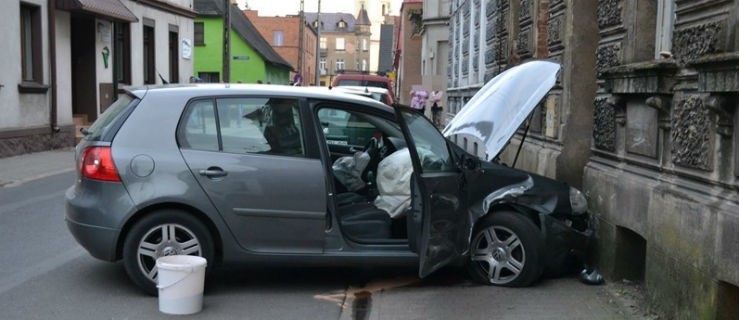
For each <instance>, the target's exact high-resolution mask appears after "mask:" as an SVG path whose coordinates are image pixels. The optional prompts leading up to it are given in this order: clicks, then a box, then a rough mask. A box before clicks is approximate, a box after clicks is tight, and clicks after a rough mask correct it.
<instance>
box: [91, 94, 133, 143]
mask: <svg viewBox="0 0 739 320" xmlns="http://www.w3.org/2000/svg"><path fill="white" fill-rule="evenodd" d="M138 102H139V99H137V98H136V97H134V96H132V95H129V94H124V95H120V96H119V97H118V100H116V101H115V102H113V104H111V105H110V107H108V109H106V110H105V112H103V114H101V115H100V116H99V117H98V118H97V120H95V122H94V123H93V124H92V126H90V128H89V129H87V132H86V133H85V138H84V139H85V140H89V141H112V140H113V136H114V135H115V133H116V132H117V131H118V128H120V126H121V124H122V123H123V120H125V118H126V117H127V115H128V114H130V111H128V110H132V109H133V107H134V106H135V105H136V104H138Z"/></svg>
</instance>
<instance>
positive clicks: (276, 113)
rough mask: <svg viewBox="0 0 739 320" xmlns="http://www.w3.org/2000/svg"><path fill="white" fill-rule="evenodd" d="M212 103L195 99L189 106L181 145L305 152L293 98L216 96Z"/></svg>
mask: <svg viewBox="0 0 739 320" xmlns="http://www.w3.org/2000/svg"><path fill="white" fill-rule="evenodd" d="M213 102H214V100H203V101H195V102H193V103H191V105H190V106H189V108H188V111H187V113H186V117H185V120H186V121H185V123H186V127H185V130H184V134H181V136H182V138H183V139H182V140H183V143H182V146H183V147H184V148H191V149H197V150H204V151H222V152H228V153H267V154H277V155H287V156H303V155H304V154H305V152H304V150H305V148H304V145H303V133H302V132H303V131H302V124H301V122H300V113H299V111H298V101H297V100H295V99H282V98H251V97H250V98H218V99H215V106H214V105H213ZM214 110H215V111H214ZM214 113H215V114H217V117H215V116H214ZM201 114H203V115H201ZM199 123H203V124H202V125H201V124H199Z"/></svg>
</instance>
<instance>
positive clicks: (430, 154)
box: [402, 111, 456, 172]
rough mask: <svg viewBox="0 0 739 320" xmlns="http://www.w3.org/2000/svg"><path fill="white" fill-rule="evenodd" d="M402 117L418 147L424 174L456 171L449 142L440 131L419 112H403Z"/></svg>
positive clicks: (417, 150) (417, 151)
mask: <svg viewBox="0 0 739 320" xmlns="http://www.w3.org/2000/svg"><path fill="white" fill-rule="evenodd" d="M402 115H403V118H404V119H405V122H406V124H407V125H408V130H409V131H410V134H411V136H410V138H411V139H413V144H414V145H415V146H416V153H417V154H418V157H419V160H420V161H421V169H422V170H423V172H449V171H455V170H456V168H455V167H454V164H453V163H452V158H451V155H450V153H449V146H448V145H447V140H446V139H445V138H444V136H442V135H441V133H440V132H439V130H437V129H436V127H434V125H433V124H432V123H431V122H430V121H429V120H428V119H427V118H426V117H424V116H423V115H421V114H420V113H418V112H414V111H402Z"/></svg>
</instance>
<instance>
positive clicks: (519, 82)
mask: <svg viewBox="0 0 739 320" xmlns="http://www.w3.org/2000/svg"><path fill="white" fill-rule="evenodd" d="M559 69H560V65H559V64H557V63H554V62H549V61H530V62H527V63H524V64H521V65H519V66H516V67H513V68H511V69H508V70H506V71H505V72H503V73H501V74H499V75H498V76H496V77H495V78H493V79H492V80H490V81H489V82H488V83H487V84H485V86H484V87H482V88H481V89H480V91H478V92H477V93H476V94H475V95H474V96H473V97H472V99H471V100H470V101H469V102H467V104H466V105H465V106H464V107H463V108H462V110H461V111H460V112H459V113H457V115H456V116H454V118H453V119H452V120H451V121H450V122H449V124H447V126H446V128H444V130H443V131H442V133H443V134H444V136H445V137H450V136H453V135H456V134H467V135H471V136H473V137H476V138H478V139H480V140H481V141H482V142H483V143H485V147H486V150H487V154H488V157H489V159H490V158H495V157H496V156H497V155H498V153H500V151H501V150H502V149H503V148H504V147H505V146H506V144H507V143H508V141H509V140H510V139H511V137H513V134H515V133H516V130H517V129H518V128H519V127H520V126H521V124H522V123H523V122H524V121H525V120H526V118H527V117H528V116H529V114H531V111H533V110H534V108H535V107H536V105H537V104H538V103H539V101H541V99H542V98H544V95H546V94H547V92H549V90H550V89H552V87H553V86H554V84H555V82H556V80H557V73H558V72H559ZM486 160H487V159H486Z"/></svg>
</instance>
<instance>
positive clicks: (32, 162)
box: [0, 147, 75, 188]
mask: <svg viewBox="0 0 739 320" xmlns="http://www.w3.org/2000/svg"><path fill="white" fill-rule="evenodd" d="M74 167H75V162H74V148H71V147H70V148H65V149H58V150H51V151H44V152H36V153H27V154H22V155H19V156H14V157H8V158H0V188H7V187H12V186H17V185H19V184H22V183H24V182H26V181H31V180H35V179H39V178H43V177H46V176H51V175H55V174H59V173H64V172H68V171H72V170H74Z"/></svg>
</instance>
